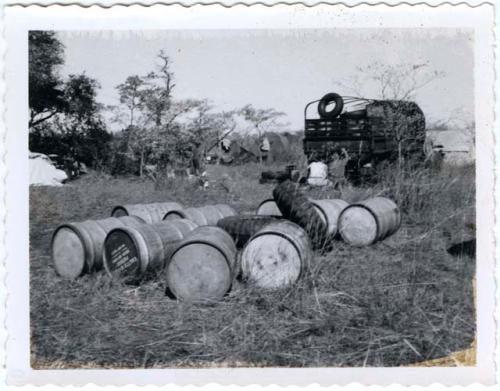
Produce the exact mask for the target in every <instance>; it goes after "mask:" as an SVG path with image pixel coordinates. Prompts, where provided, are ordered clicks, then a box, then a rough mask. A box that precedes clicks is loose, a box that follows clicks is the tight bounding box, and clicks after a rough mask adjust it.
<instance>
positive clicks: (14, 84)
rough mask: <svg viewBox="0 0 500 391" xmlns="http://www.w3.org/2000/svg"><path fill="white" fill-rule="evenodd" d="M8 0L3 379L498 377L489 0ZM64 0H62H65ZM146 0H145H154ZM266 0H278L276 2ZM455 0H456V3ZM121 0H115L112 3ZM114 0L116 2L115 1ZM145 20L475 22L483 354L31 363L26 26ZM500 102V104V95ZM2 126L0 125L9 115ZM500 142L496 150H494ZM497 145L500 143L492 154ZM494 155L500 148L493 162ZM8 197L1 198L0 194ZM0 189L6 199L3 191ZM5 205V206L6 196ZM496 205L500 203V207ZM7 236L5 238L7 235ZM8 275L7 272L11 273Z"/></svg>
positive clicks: (0, 210) (422, 381)
mask: <svg viewBox="0 0 500 391" xmlns="http://www.w3.org/2000/svg"><path fill="white" fill-rule="evenodd" d="M8 3H9V4H10V5H9V6H7V7H5V8H4V9H3V13H4V15H3V18H4V22H5V26H4V39H5V41H4V43H3V48H6V49H2V47H0V56H1V55H2V50H5V59H6V62H5V66H4V69H3V79H4V83H5V85H0V96H3V102H5V106H2V107H6V110H5V112H3V109H2V110H1V111H0V116H1V117H2V118H3V119H4V120H5V125H6V129H7V130H6V132H5V131H4V132H2V134H1V137H0V140H1V141H2V142H0V183H1V185H0V188H2V190H3V191H2V192H1V193H2V194H1V196H0V242H1V243H3V242H4V243H5V246H2V245H0V251H1V252H0V260H2V261H3V260H5V261H4V262H5V263H2V265H4V268H3V269H0V279H1V281H2V283H3V282H5V284H6V290H5V289H2V296H0V300H2V304H0V306H2V307H4V304H5V300H6V299H7V301H6V303H7V305H6V322H5V324H6V330H2V332H3V334H1V335H0V336H2V337H4V338H5V339H6V345H5V346H6V352H5V353H6V358H5V362H6V367H7V376H8V378H7V380H8V382H9V383H10V384H13V385H16V384H32V385H43V384H57V385H64V384H74V385H83V384H88V383H95V384H99V385H117V386H119V385H127V384H137V385H147V384H156V385H164V384H176V385H186V384H195V385H202V384H207V383H214V382H215V383H218V384H239V385H247V384H278V385H299V386H306V385H310V384H320V385H333V384H337V385H345V384H350V383H353V382H356V383H361V384H364V385H370V384H372V385H389V384H401V385H412V384H416V385H428V384H432V383H439V384H442V385H466V384H471V383H482V384H492V383H493V382H494V381H495V365H494V349H495V321H494V314H495V301H494V299H495V281H494V257H495V255H494V254H495V252H494V236H493V227H494V211H495V209H494V201H493V184H494V155H495V150H496V148H498V146H496V147H495V144H494V139H493V127H494V123H493V121H494V115H493V110H494V104H495V96H494V80H495V75H494V55H493V46H494V35H493V28H494V13H495V10H494V7H493V6H492V4H491V3H489V2H483V1H475V0H471V1H469V2H463V1H460V2H434V1H432V2H429V3H427V2H421V1H419V2H415V3H414V4H409V3H408V2H396V1H394V2H393V1H390V0H387V1H385V2H384V3H379V2H355V1H344V2H341V3H340V2H339V3H335V5H332V4H326V3H319V5H315V6H313V5H314V4H318V3H317V2H304V3H300V4H297V3H293V5H288V4H285V3H278V4H276V3H267V4H264V3H262V4H257V5H252V6H247V5H245V4H239V5H234V6H231V7H228V6H227V5H221V4H220V3H217V4H215V5H202V4H200V3H197V4H195V5H192V6H188V5H189V4H192V3H176V4H173V5H165V4H164V3H163V4H158V3H155V2H141V3H140V4H142V5H138V4H136V5H130V6H129V5H120V2H118V5H116V4H117V3H115V2H113V1H110V0H103V1H101V2H98V4H100V5H95V2H88V1H81V2H79V3H80V4H82V5H83V6H84V7H80V6H77V5H67V2H59V4H55V5H54V2H51V3H50V4H48V2H45V3H43V4H42V5H34V3H35V2H34V3H30V2H17V5H15V4H16V2H12V1H11V2H8ZM40 3H41V2H40ZM63 3H65V4H63ZM151 3H153V4H154V5H149V6H147V7H145V6H143V5H147V4H151ZM270 4H273V5H272V6H270ZM453 4H456V5H453ZM112 5H114V6H113V7H111V6H112ZM109 7H111V8H109ZM124 21H127V29H128V30H142V29H148V30H152V29H165V28H168V29H182V30H184V29H188V30H194V29H197V30H199V29H220V28H221V26H222V27H223V28H224V29H227V30H231V29H269V28H273V29H280V28H291V27H293V28H349V27H377V26H380V27H394V28H396V27H404V28H421V27H423V28H431V27H450V28H453V27H455V28H458V27H461V28H472V29H474V49H475V102H476V107H475V116H476V125H477V128H476V137H477V139H476V156H477V166H476V180H477V221H478V222H479V224H478V225H477V227H478V233H477V235H478V246H477V247H478V250H477V251H478V256H477V265H478V266H477V286H478V292H477V302H478V308H477V313H478V330H477V338H478V347H477V358H478V362H477V366H475V367H460V368H441V367H440V368H437V367H434V368H307V369H298V368H297V369H289V368H217V369H148V370H145V369H136V370H109V369H108V370H88V369H86V370H69V369H68V370H32V369H31V368H30V365H29V275H28V263H29V254H28V250H29V245H28V232H29V229H28V159H27V154H28V143H27V138H28V137H27V135H28V129H27V123H28V121H27V118H28V105H27V102H28V100H27V94H28V86H27V31H28V30H30V29H54V30H112V29H123V26H124ZM497 105H498V104H497ZM2 128H3V127H2ZM496 152H497V153H498V152H499V151H498V150H496ZM497 156H498V155H497ZM496 164H497V165H496V167H498V164H499V163H498V160H497V163H496ZM2 198H3V199H2ZM3 201H5V202H4V203H2V202H3ZM1 205H5V206H1ZM497 213H498V211H497ZM3 238H4V241H3V240H2V239H3ZM5 275H6V278H5V279H4V276H5Z"/></svg>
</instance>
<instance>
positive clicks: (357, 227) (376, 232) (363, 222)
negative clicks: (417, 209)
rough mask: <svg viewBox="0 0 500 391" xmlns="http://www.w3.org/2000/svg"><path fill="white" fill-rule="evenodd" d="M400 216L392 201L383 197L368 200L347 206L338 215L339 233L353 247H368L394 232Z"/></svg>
mask: <svg viewBox="0 0 500 391" xmlns="http://www.w3.org/2000/svg"><path fill="white" fill-rule="evenodd" d="M400 225H401V214H400V211H399V208H398V206H397V205H396V204H395V203H394V201H392V200H390V199H388V198H385V197H375V198H370V199H368V200H365V201H361V202H358V203H356V204H352V205H349V206H348V207H347V208H346V209H344V211H343V212H342V213H341V214H340V217H339V232H340V235H341V236H342V239H344V240H345V241H346V242H347V243H349V244H351V245H353V246H359V247H361V246H368V245H370V244H372V243H375V242H376V241H378V240H382V239H384V238H386V237H387V236H389V235H392V234H393V233H394V232H396V231H397V230H398V228H399V226H400Z"/></svg>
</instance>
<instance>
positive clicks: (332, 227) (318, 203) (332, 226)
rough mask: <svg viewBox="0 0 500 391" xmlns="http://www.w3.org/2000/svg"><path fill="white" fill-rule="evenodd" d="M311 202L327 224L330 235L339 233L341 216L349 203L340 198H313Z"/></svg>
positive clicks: (327, 231)
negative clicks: (338, 227)
mask: <svg viewBox="0 0 500 391" xmlns="http://www.w3.org/2000/svg"><path fill="white" fill-rule="evenodd" d="M311 202H312V204H313V205H314V207H315V208H316V210H317V211H318V212H319V214H320V217H321V220H323V222H324V223H325V224H326V233H327V235H328V237H330V238H332V237H334V236H335V235H336V234H337V226H338V220H339V216H340V214H341V213H342V211H343V210H344V209H345V208H347V207H348V206H349V204H348V203H347V202H345V201H344V200H340V199H325V200H311Z"/></svg>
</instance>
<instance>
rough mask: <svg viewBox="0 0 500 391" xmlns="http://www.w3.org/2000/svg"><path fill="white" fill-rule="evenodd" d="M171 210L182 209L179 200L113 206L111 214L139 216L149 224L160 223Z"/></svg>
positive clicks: (115, 215)
mask: <svg viewBox="0 0 500 391" xmlns="http://www.w3.org/2000/svg"><path fill="white" fill-rule="evenodd" d="M171 210H182V205H181V204H179V203H177V202H157V203H153V204H134V205H118V206H115V207H114V208H113V211H112V212H111V216H113V217H120V216H138V217H140V218H141V219H143V220H144V221H145V222H146V223H148V224H154V223H158V222H160V221H162V220H163V216H165V214H166V213H167V212H169V211H171Z"/></svg>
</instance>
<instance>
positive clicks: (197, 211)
mask: <svg viewBox="0 0 500 391" xmlns="http://www.w3.org/2000/svg"><path fill="white" fill-rule="evenodd" d="M235 215H236V212H235V210H234V209H233V208H232V207H231V206H229V205H225V204H217V205H206V206H201V207H199V208H186V209H183V210H171V211H168V212H167V213H165V215H164V217H163V220H167V221H171V220H175V219H188V220H191V221H194V222H195V223H196V224H198V225H199V226H204V225H216V224H217V222H218V221H219V220H220V219H222V218H224V217H228V216H235Z"/></svg>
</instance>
